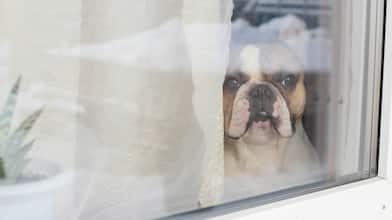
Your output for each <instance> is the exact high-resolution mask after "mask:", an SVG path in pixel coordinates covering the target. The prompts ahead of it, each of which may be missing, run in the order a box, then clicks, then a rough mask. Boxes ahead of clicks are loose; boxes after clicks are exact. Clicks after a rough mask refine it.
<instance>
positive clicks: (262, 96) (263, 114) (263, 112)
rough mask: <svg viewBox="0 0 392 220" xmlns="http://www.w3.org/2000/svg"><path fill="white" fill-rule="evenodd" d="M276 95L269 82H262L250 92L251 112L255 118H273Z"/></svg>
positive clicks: (263, 119) (262, 119) (261, 119)
mask: <svg viewBox="0 0 392 220" xmlns="http://www.w3.org/2000/svg"><path fill="white" fill-rule="evenodd" d="M275 101H276V95H275V94H274V92H273V91H272V88H271V87H270V86H269V85H268V84H260V85H256V86H255V87H253V88H252V89H251V90H250V92H249V102H250V112H252V115H253V117H254V119H255V120H260V121H265V120H268V119H270V118H272V112H273V111H274V110H273V105H274V102H275Z"/></svg>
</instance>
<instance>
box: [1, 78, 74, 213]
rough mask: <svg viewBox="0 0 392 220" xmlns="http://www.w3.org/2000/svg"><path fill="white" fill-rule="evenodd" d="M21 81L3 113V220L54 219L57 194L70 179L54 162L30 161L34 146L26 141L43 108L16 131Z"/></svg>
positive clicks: (10, 95) (9, 98) (16, 84)
mask: <svg viewBox="0 0 392 220" xmlns="http://www.w3.org/2000/svg"><path fill="white" fill-rule="evenodd" d="M20 81H21V80H20V78H19V79H18V80H17V81H16V83H15V84H14V86H13V88H12V90H11V92H10V94H9V96H8V99H7V100H6V103H5V105H4V108H3V110H2V112H0V219H4V220H25V219H37V220H49V219H54V218H55V217H54V208H55V207H54V199H55V193H56V191H57V190H58V189H60V188H61V187H63V186H64V185H65V184H66V183H67V182H69V175H66V174H65V172H64V171H63V170H62V169H61V168H60V167H59V166H58V165H56V164H54V163H52V162H48V161H44V160H38V159H28V158H27V157H26V156H27V154H28V152H29V151H30V150H31V148H32V147H33V144H34V140H30V141H26V139H27V137H28V134H29V132H30V130H31V129H32V128H33V125H34V123H35V122H36V121H37V119H38V118H39V117H40V115H41V113H42V111H43V108H41V109H39V110H37V111H35V112H33V113H32V114H31V115H30V116H28V117H27V118H26V119H25V120H23V121H22V123H20V125H19V126H17V127H16V129H14V130H13V129H12V127H11V124H12V121H13V115H14V112H15V107H16V100H17V97H18V92H19V85H20Z"/></svg>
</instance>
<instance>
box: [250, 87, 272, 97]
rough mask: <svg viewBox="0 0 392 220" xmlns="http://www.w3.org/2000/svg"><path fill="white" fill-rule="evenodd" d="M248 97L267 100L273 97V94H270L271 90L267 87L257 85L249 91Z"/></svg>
mask: <svg viewBox="0 0 392 220" xmlns="http://www.w3.org/2000/svg"><path fill="white" fill-rule="evenodd" d="M249 95H250V97H251V98H256V99H257V98H262V97H264V98H267V99H271V98H272V97H273V96H274V93H273V92H272V90H271V88H270V87H269V86H268V85H264V84H261V85H258V86H256V87H254V88H253V89H252V90H251V91H250V94H249Z"/></svg>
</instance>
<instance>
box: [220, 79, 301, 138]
mask: <svg viewBox="0 0 392 220" xmlns="http://www.w3.org/2000/svg"><path fill="white" fill-rule="evenodd" d="M260 122H269V123H268V124H269V125H270V126H272V127H273V129H275V130H276V132H277V133H278V134H279V135H280V136H281V137H290V136H292V135H293V132H294V128H293V123H292V121H291V114H290V110H289V107H288V104H287V102H286V100H285V98H284V97H283V96H282V94H281V93H280V92H279V90H278V89H277V88H276V87H275V86H274V85H272V84H271V83H260V84H250V85H246V86H245V85H244V86H243V88H241V89H240V90H239V91H238V92H237V94H236V97H235V99H234V102H233V107H232V114H231V120H230V124H229V127H228V129H227V131H226V135H227V136H229V137H230V138H234V139H238V138H240V137H242V136H243V135H244V134H245V133H246V132H247V130H248V129H249V128H250V127H251V126H252V125H253V124H254V123H260Z"/></svg>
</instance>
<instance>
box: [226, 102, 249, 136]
mask: <svg viewBox="0 0 392 220" xmlns="http://www.w3.org/2000/svg"><path fill="white" fill-rule="evenodd" d="M249 116H250V112H249V101H248V100H247V99H245V98H242V99H239V100H237V101H235V103H234V105H233V113H232V115H231V121H230V125H229V129H228V135H230V136H231V137H240V136H241V135H242V134H243V133H244V132H245V129H246V125H247V123H248V120H249Z"/></svg>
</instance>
